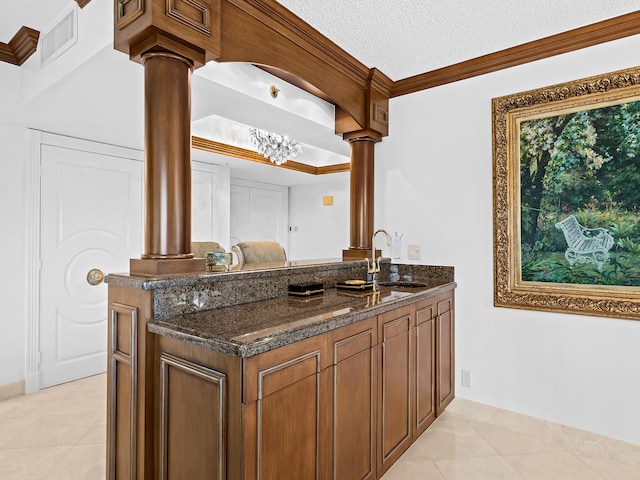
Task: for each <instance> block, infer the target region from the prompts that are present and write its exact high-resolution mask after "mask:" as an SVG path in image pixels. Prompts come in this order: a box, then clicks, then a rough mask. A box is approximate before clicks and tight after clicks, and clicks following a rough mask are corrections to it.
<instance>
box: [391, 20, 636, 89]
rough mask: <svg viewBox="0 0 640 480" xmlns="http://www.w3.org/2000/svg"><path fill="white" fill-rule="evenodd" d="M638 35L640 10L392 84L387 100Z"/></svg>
mask: <svg viewBox="0 0 640 480" xmlns="http://www.w3.org/2000/svg"><path fill="white" fill-rule="evenodd" d="M637 34H640V10H639V11H636V12H632V13H628V14H626V15H621V16H618V17H614V18H611V19H608V20H604V21H602V22H597V23H593V24H591V25H587V26H584V27H579V28H575V29H573V30H569V31H566V32H563V33H559V34H557V35H552V36H550V37H545V38H542V39H540V40H534V41H532V42H528V43H523V44H522V45H518V46H516V47H512V48H507V49H505V50H500V51H498V52H494V53H490V54H488V55H483V56H481V57H476V58H473V59H471V60H467V61H465V62H460V63H456V64H455V65H450V66H448V67H443V68H439V69H437V70H432V71H430V72H426V73H421V74H420V75H415V76H413V77H409V78H405V79H403V80H398V81H396V82H394V84H393V86H392V87H391V97H399V96H400V95H406V94H409V93H414V92H418V91H420V90H426V89H429V88H433V87H437V86H440V85H445V84H447V83H453V82H457V81H459V80H464V79H467V78H471V77H476V76H479V75H484V74H486V73H491V72H496V71H498V70H503V69H505V68H510V67H515V66H517V65H523V64H525V63H529V62H533V61H536V60H542V59H544V58H548V57H553V56H555V55H561V54H563V53H568V52H573V51H575V50H580V49H582V48H586V47H592V46H594V45H599V44H601V43H605V42H610V41H613V40H619V39H621V38H625V37H629V36H631V35H637Z"/></svg>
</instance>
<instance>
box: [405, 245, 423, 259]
mask: <svg viewBox="0 0 640 480" xmlns="http://www.w3.org/2000/svg"><path fill="white" fill-rule="evenodd" d="M407 249H408V252H407V256H408V257H409V260H420V245H409V246H408V247H407Z"/></svg>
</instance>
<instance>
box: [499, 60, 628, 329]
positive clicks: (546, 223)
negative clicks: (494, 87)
mask: <svg viewBox="0 0 640 480" xmlns="http://www.w3.org/2000/svg"><path fill="white" fill-rule="evenodd" d="M492 107H493V108H492V112H493V190H494V204H493V210H494V304H495V306H498V307H510V308H520V309H530V310H543V311H553V312H562V313H573V314H583V315H596V316H607V317H618V318H629V319H639V320H640V67H636V68H631V69H626V70H621V71H617V72H612V73H608V74H604V75H599V76H595V77H590V78H586V79H582V80H577V81H573V82H568V83H563V84H559V85H554V86H549V87H545V88H541V89H537V90H531V91H528V92H522V93H517V94H513V95H507V96H504V97H500V98H494V99H493V101H492ZM634 192H638V194H637V195H636V193H634Z"/></svg>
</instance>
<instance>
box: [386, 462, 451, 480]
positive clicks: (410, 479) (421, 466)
mask: <svg viewBox="0 0 640 480" xmlns="http://www.w3.org/2000/svg"><path fill="white" fill-rule="evenodd" d="M382 480H445V478H444V477H443V476H442V473H440V470H438V467H436V465H435V463H433V462H432V461H428V460H423V461H416V462H411V461H407V460H404V459H403V458H401V459H400V460H398V461H397V462H396V463H394V464H393V466H392V467H391V468H390V469H389V470H388V471H387V473H385V474H384V475H383V476H382Z"/></svg>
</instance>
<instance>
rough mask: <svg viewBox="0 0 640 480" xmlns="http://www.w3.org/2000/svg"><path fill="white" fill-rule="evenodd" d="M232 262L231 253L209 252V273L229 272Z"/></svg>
mask: <svg viewBox="0 0 640 480" xmlns="http://www.w3.org/2000/svg"><path fill="white" fill-rule="evenodd" d="M232 261H233V254H232V253H231V252H207V272H228V271H229V266H230V265H231V262H232Z"/></svg>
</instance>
